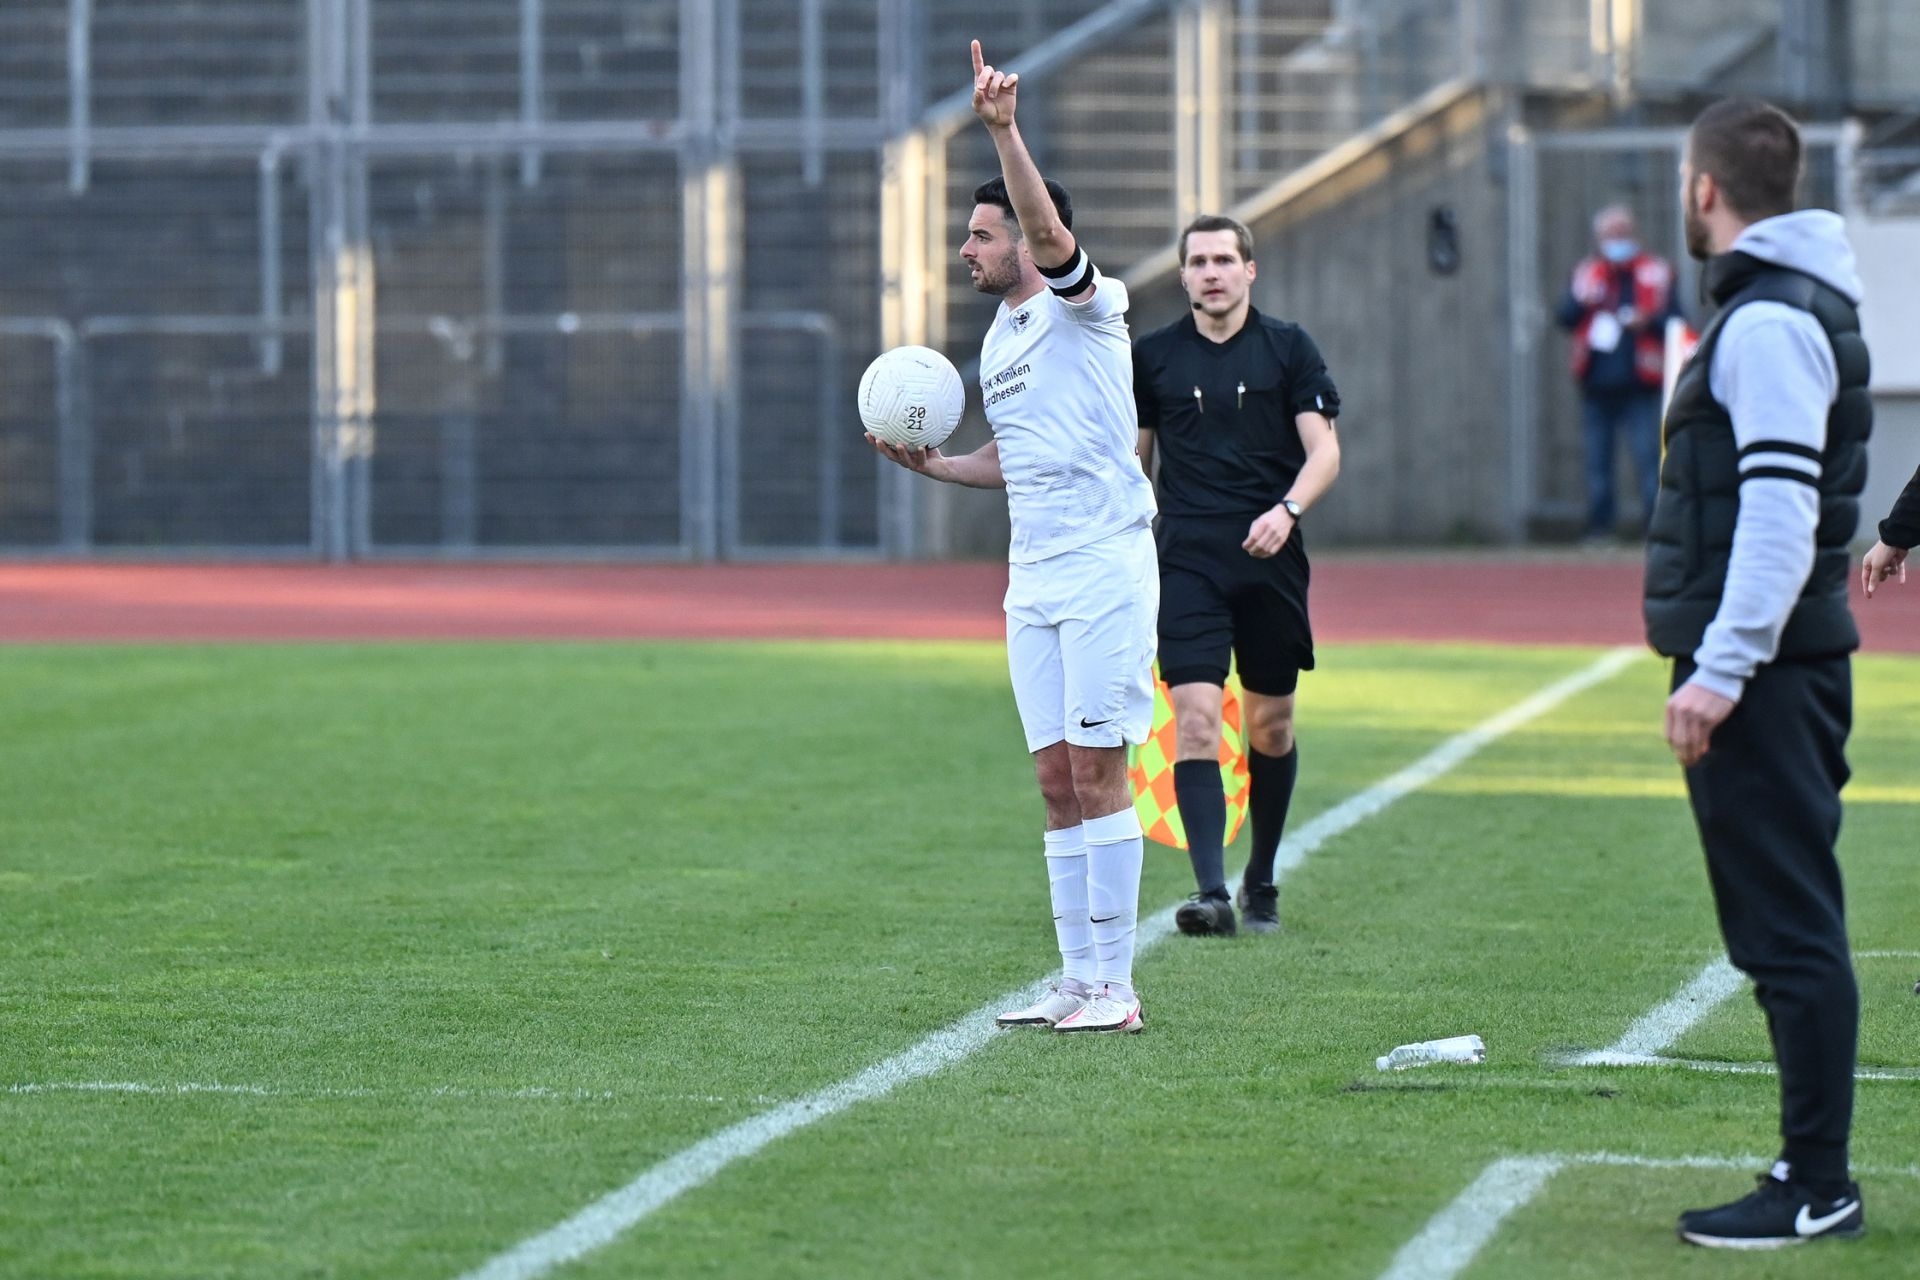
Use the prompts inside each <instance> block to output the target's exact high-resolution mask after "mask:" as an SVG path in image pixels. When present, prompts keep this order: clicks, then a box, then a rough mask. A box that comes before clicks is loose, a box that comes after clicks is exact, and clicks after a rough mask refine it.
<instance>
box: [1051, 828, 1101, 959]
mask: <svg viewBox="0 0 1920 1280" xmlns="http://www.w3.org/2000/svg"><path fill="white" fill-rule="evenodd" d="M1080 831H1081V828H1079V827H1063V828H1061V829H1060V830H1058V831H1049V832H1047V836H1046V840H1047V888H1048V890H1049V891H1050V892H1051V894H1052V897H1053V933H1054V936H1055V937H1056V938H1058V939H1059V940H1060V967H1061V972H1062V974H1063V975H1064V976H1065V979H1066V981H1067V982H1069V983H1076V982H1077V983H1079V984H1081V985H1082V986H1086V987H1091V986H1092V985H1093V926H1092V925H1091V924H1089V923H1088V922H1087V914H1088V913H1087V848H1086V845H1085V844H1083V843H1082V842H1081V838H1080Z"/></svg>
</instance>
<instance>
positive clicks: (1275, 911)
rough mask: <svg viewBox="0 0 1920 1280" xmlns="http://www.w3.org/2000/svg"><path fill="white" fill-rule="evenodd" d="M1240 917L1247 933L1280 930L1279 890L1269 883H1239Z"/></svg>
mask: <svg viewBox="0 0 1920 1280" xmlns="http://www.w3.org/2000/svg"><path fill="white" fill-rule="evenodd" d="M1240 919H1241V921H1242V922H1243V923H1244V924H1245V925H1246V926H1247V932H1248V933H1278V932H1279V931H1280V890H1279V889H1277V888H1275V887H1274V886H1273V885H1270V884H1248V883H1246V882H1245V881H1242V882H1241V884H1240Z"/></svg>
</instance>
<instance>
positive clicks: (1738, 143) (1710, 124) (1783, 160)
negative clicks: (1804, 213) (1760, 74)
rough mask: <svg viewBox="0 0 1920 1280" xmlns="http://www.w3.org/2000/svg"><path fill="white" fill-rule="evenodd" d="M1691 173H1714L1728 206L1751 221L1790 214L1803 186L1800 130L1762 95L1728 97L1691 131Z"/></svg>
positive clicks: (1688, 136) (1709, 111)
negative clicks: (1797, 193)
mask: <svg viewBox="0 0 1920 1280" xmlns="http://www.w3.org/2000/svg"><path fill="white" fill-rule="evenodd" d="M1687 147H1688V151H1687V155H1688V157H1689V158H1690V159H1691V160H1692V163H1693V171H1694V172H1695V173H1696V174H1698V173H1710V174H1712V175H1713V180H1714V181H1715V182H1716V183H1718V184H1719V186H1720V194H1721V195H1723V196H1725V197H1726V200H1727V207H1728V208H1730V209H1732V210H1733V212H1735V213H1737V214H1739V215H1740V216H1741V217H1742V218H1745V219H1746V220H1747V221H1749V222H1758V221H1760V219H1762V218H1771V217H1774V216H1776V215H1777V214H1782V213H1792V212H1793V204H1794V192H1795V191H1796V190H1797V189H1798V188H1799V186H1800V169H1801V147H1800V128H1799V126H1798V125H1796V124H1794V122H1793V117H1792V116H1789V115H1788V114H1787V113H1786V112H1784V111H1782V110H1781V109H1780V108H1778V107H1776V106H1774V105H1773V104H1771V103H1767V102H1762V101H1760V100H1759V99H1758V98H1727V99H1725V100H1724V101H1721V102H1716V103H1714V104H1713V105H1712V106H1710V107H1708V108H1707V109H1706V110H1705V111H1702V112H1701V113H1700V118H1699V119H1697V120H1695V121H1694V122H1693V129H1692V130H1691V132H1689V133H1688V135H1687Z"/></svg>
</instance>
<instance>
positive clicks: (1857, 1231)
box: [1679, 1163, 1867, 1249]
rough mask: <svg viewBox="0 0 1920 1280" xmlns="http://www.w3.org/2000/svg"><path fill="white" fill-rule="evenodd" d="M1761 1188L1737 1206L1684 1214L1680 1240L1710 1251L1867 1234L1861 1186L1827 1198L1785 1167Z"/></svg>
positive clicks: (1780, 1166)
mask: <svg viewBox="0 0 1920 1280" xmlns="http://www.w3.org/2000/svg"><path fill="white" fill-rule="evenodd" d="M1783 1174H1785V1175H1786V1176H1784V1177H1783V1176H1782V1175H1783ZM1759 1184H1760V1185H1759V1186H1758V1187H1756V1188H1755V1189H1754V1191H1753V1193H1752V1194H1751V1195H1748V1196H1744V1197H1742V1198H1741V1199H1738V1200H1735V1201H1733V1202H1732V1203H1731V1204H1723V1205H1720V1206H1718V1207H1717V1208H1713V1209H1690V1210H1688V1211H1687V1212H1685V1213H1683V1214H1681V1215H1680V1225H1679V1231H1680V1238H1681V1239H1682V1240H1684V1241H1686V1242H1687V1243H1688V1244H1698V1245H1705V1246H1707V1247H1708V1248H1710V1249H1779V1248H1783V1247H1784V1246H1786V1245H1792V1244H1803V1243H1805V1242H1806V1241H1808V1240H1823V1239H1835V1240H1851V1239H1853V1238H1855V1237H1857V1236H1861V1235H1865V1234H1866V1230H1867V1212H1866V1209H1865V1208H1864V1207H1862V1205H1861V1203H1860V1188H1859V1187H1857V1186H1855V1185H1854V1184H1853V1183H1851V1182H1849V1183H1846V1184H1845V1185H1843V1186H1841V1187H1839V1188H1838V1189H1837V1190H1836V1191H1835V1193H1834V1194H1833V1195H1822V1194H1820V1193H1819V1192H1816V1191H1814V1190H1813V1189H1811V1188H1810V1187H1807V1186H1805V1185H1803V1184H1801V1183H1799V1182H1796V1181H1794V1180H1793V1176H1792V1174H1791V1172H1790V1171H1789V1170H1788V1169H1787V1167H1786V1165H1785V1164H1784V1163H1783V1164H1778V1165H1775V1166H1774V1169H1773V1172H1771V1173H1763V1174H1761V1175H1760V1177H1759Z"/></svg>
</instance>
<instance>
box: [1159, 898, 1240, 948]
mask: <svg viewBox="0 0 1920 1280" xmlns="http://www.w3.org/2000/svg"><path fill="white" fill-rule="evenodd" d="M1173 923H1174V924H1175V925H1176V926H1177V927H1178V928H1179V930H1180V932H1182V933H1184V934H1186V935H1187V936H1188V937H1190V938H1207V937H1226V936H1227V935H1229V934H1231V933H1233V932H1234V930H1235V929H1236V928H1237V926H1236V925H1235V923H1234V919H1233V903H1231V902H1229V901H1227V895H1226V894H1225V893H1221V894H1219V895H1217V896H1216V895H1214V894H1209V893H1196V894H1193V895H1191V896H1189V897H1188V898H1187V900H1186V901H1185V902H1183V903H1181V904H1180V905H1179V906H1178V907H1176V908H1174V912H1173Z"/></svg>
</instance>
